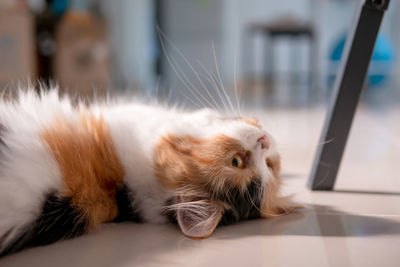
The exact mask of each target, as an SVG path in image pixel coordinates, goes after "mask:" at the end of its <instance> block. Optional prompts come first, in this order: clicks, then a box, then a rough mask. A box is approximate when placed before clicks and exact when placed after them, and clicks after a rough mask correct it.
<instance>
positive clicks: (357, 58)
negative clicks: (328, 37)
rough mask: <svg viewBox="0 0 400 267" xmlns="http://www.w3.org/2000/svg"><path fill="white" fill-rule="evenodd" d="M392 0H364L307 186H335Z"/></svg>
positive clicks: (338, 76) (350, 37)
mask: <svg viewBox="0 0 400 267" xmlns="http://www.w3.org/2000/svg"><path fill="white" fill-rule="evenodd" d="M388 5H389V0H362V1H361V3H360V8H359V11H358V15H357V18H358V19H357V21H356V23H355V24H354V25H353V28H352V30H351V32H350V33H349V35H348V37H347V42H346V46H345V49H344V52H343V56H342V61H341V66H340V68H339V72H338V75H337V76H336V80H335V84H334V90H333V98H332V101H331V104H330V107H329V109H328V114H327V117H326V120H325V125H324V128H323V130H322V135H321V139H320V144H321V145H320V146H318V150H317V153H316V155H315V158H314V164H313V168H312V171H311V176H310V178H309V181H308V186H309V187H310V188H311V189H312V190H332V189H333V187H334V185H335V179H336V175H337V172H338V170H339V166H340V162H341V159H342V155H343V151H344V148H345V145H346V141H347V137H348V134H349V131H350V127H351V124H352V121H353V117H354V113H355V111H356V107H357V103H358V101H359V98H360V94H361V91H362V88H363V85H364V80H365V76H366V73H367V70H368V66H369V62H370V60H371V56H372V52H373V49H374V45H375V41H376V38H377V35H378V32H379V27H380V25H381V21H382V19H383V15H384V13H385V10H386V9H387V7H388Z"/></svg>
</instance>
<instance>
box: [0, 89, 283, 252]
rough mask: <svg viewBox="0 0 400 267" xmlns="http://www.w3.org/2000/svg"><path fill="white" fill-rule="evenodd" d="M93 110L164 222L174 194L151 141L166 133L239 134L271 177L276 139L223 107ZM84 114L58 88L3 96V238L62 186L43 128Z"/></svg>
mask: <svg viewBox="0 0 400 267" xmlns="http://www.w3.org/2000/svg"><path fill="white" fill-rule="evenodd" d="M89 109H90V110H91V111H92V112H93V113H94V114H102V115H103V116H104V119H105V121H106V123H107V125H108V127H109V129H110V132H111V135H112V139H113V142H114V145H115V147H116V151H117V154H118V156H119V158H120V160H121V162H122V165H123V167H124V169H125V174H126V177H125V181H126V183H127V184H128V186H129V187H130V189H131V190H133V192H134V194H135V201H136V203H135V206H136V207H138V208H139V211H140V213H141V215H142V216H143V217H144V219H145V220H146V221H149V222H154V223H161V222H164V221H165V218H164V216H162V215H161V210H162V208H163V205H164V204H165V201H166V200H167V199H168V198H170V197H171V196H172V192H168V191H167V190H165V189H163V188H162V187H161V186H160V184H159V183H158V182H157V179H156V177H155V176H154V174H153V165H152V157H153V148H154V146H155V144H156V143H157V142H158V141H159V139H160V137H162V136H163V135H165V134H166V133H171V134H175V135H186V134H188V135H192V136H195V137H204V138H212V137H213V136H214V135H217V134H225V135H227V136H230V137H232V138H235V139H237V140H239V141H240V142H241V144H242V146H243V147H244V148H245V149H248V150H250V151H251V152H252V154H254V155H256V156H255V157H253V158H256V159H257V161H255V162H253V163H254V164H255V165H256V166H257V170H258V172H259V175H260V176H261V178H262V182H263V183H264V184H265V183H267V181H268V180H269V179H270V178H271V177H272V173H271V172H270V170H269V169H268V167H267V166H266V163H265V159H266V157H267V156H269V155H273V154H274V153H276V150H275V143H274V142H273V140H272V138H271V137H270V136H269V135H268V133H266V132H265V131H262V130H259V129H258V128H256V127H254V126H251V125H249V124H247V123H245V122H244V121H242V120H222V119H221V115H220V114H218V113H216V112H214V111H212V110H207V109H204V110H200V111H197V112H184V111H182V110H178V109H173V108H168V107H163V106H160V105H144V104H141V103H134V102H133V103H129V104H115V105H112V104H106V105H94V106H92V107H91V108H89ZM78 116H79V114H78V113H77V111H76V110H74V109H73V108H72V106H71V104H70V102H69V100H68V99H60V98H59V97H58V94H57V91H56V90H52V91H50V92H49V93H43V94H42V96H41V97H38V96H36V94H35V93H33V92H32V91H28V92H27V93H20V96H19V98H18V101H15V102H6V101H1V100H0V123H1V124H2V125H3V126H5V128H6V131H5V132H4V134H3V136H2V138H3V140H4V142H5V143H6V145H7V148H3V147H2V148H1V150H2V151H0V152H2V154H1V155H0V162H1V163H0V164H1V165H0V166H1V168H0V237H1V236H2V235H4V234H5V233H6V232H7V231H9V230H10V229H14V230H13V232H12V233H11V234H10V235H8V239H7V241H8V240H11V239H12V238H13V237H15V235H16V234H17V232H18V230H19V229H21V228H22V227H24V226H25V225H27V224H29V223H31V222H32V221H33V220H35V218H36V217H37V216H38V214H39V213H40V209H41V206H42V204H43V201H44V199H45V195H46V193H48V192H50V191H52V190H61V187H62V181H61V173H60V170H59V167H58V165H57V163H56V161H55V159H54V158H53V156H52V154H51V152H50V151H49V150H48V148H47V147H46V145H44V144H43V143H42V142H41V139H40V137H39V134H40V132H41V130H42V129H43V126H44V125H47V124H49V123H51V121H52V120H53V119H54V118H56V117H65V118H67V119H70V120H75V119H77V118H78ZM263 135H268V136H269V138H270V141H271V144H272V145H271V147H270V149H269V150H266V149H262V148H261V145H260V144H259V143H258V142H257V140H258V138H260V137H261V136H263ZM0 249H1V248H0Z"/></svg>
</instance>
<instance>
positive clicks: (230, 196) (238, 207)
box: [214, 179, 262, 225]
mask: <svg viewBox="0 0 400 267" xmlns="http://www.w3.org/2000/svg"><path fill="white" fill-rule="evenodd" d="M260 188H261V181H260V179H253V181H252V182H251V183H250V184H249V186H248V187H247V193H245V194H243V193H241V192H240V191H239V190H238V189H237V188H232V189H230V190H228V192H225V193H224V194H214V197H215V198H217V199H218V200H222V201H224V202H226V203H227V204H229V206H231V209H227V210H225V211H224V213H223V214H222V218H221V220H220V225H227V224H232V223H236V222H238V221H240V220H248V219H256V218H260V216H261V214H260V206H261V198H262V191H260Z"/></svg>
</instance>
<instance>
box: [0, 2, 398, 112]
mask: <svg viewBox="0 0 400 267" xmlns="http://www.w3.org/2000/svg"><path fill="white" fill-rule="evenodd" d="M358 4H359V1H356V0H353V1H352V0H281V1H272V0H247V1H240V0H114V1H107V0H1V1H0V87H1V88H3V90H4V88H6V89H7V88H14V87H15V85H16V84H18V83H24V82H28V81H32V82H34V83H37V82H40V83H42V84H49V83H51V82H53V83H54V82H56V83H58V84H59V85H60V87H61V89H62V90H63V91H66V92H70V93H72V94H75V95H83V96H89V97H91V96H93V95H96V96H103V95H106V94H107V93H110V94H120V93H124V94H135V95H143V96H147V97H153V98H158V99H168V100H170V101H171V100H172V101H175V102H179V103H189V105H195V106H213V105H215V103H214V101H213V100H211V99H210V97H209V96H208V92H207V91H206V90H205V89H204V87H206V88H207V89H208V90H209V93H210V95H211V96H213V98H215V100H216V101H215V102H217V104H218V105H223V104H224V103H223V102H227V101H226V100H225V101H223V100H221V98H220V97H219V96H218V94H222V92H221V91H217V90H216V89H215V88H216V87H217V88H222V87H224V88H225V90H226V91H227V94H228V95H229V96H231V97H232V98H233V99H235V95H240V99H241V101H240V103H241V105H243V106H248V107H258V106H266V105H267V106H270V107H275V106H278V107H290V108H292V107H299V106H309V105H314V104H321V103H322V104H324V103H326V101H327V99H328V98H329V96H330V91H331V87H332V83H333V80H334V77H335V74H336V71H337V68H338V63H339V60H340V58H341V52H342V50H343V46H344V42H345V39H346V35H347V32H348V30H349V28H350V26H351V23H352V20H353V17H354V12H355V11H356V10H357V7H358ZM390 4H391V6H390V8H389V11H388V12H387V14H386V16H385V19H384V23H383V26H382V28H381V29H382V30H381V33H380V35H379V38H378V41H377V45H376V47H375V52H374V55H373V60H372V63H371V65H370V70H369V74H368V78H367V82H366V90H365V93H364V96H363V101H365V102H366V103H373V105H379V104H380V103H383V104H382V105H387V104H388V103H391V102H398V100H399V91H400V89H399V88H400V87H399V83H400V78H399V77H400V75H399V74H400V68H399V63H398V60H397V59H396V51H400V49H399V46H400V31H399V30H398V25H400V17H399V16H396V14H397V13H398V11H399V9H400V5H399V3H398V1H392V3H390ZM158 29H160V30H158ZM200 94H201V95H200ZM204 96H206V97H204ZM204 98H205V99H204ZM225 104H226V105H228V104H229V103H225Z"/></svg>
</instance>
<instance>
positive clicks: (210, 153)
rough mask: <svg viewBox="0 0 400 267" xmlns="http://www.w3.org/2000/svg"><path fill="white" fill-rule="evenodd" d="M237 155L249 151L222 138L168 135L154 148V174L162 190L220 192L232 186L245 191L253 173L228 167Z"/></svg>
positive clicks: (228, 138) (232, 141)
mask: <svg viewBox="0 0 400 267" xmlns="http://www.w3.org/2000/svg"><path fill="white" fill-rule="evenodd" d="M236 153H243V154H246V153H248V151H245V150H244V149H243V148H242V146H241V145H240V144H239V142H237V141H236V140H234V139H232V138H230V137H227V136H225V135H219V136H217V137H214V138H211V139H198V138H194V137H192V136H174V135H168V136H166V137H164V138H162V139H161V141H160V142H159V143H158V145H157V146H156V148H155V156H154V169H155V174H156V176H157V177H158V179H159V181H160V183H161V184H162V185H163V186H164V187H165V188H180V187H183V186H188V185H189V186H191V187H196V188H198V189H204V187H207V186H208V187H210V186H211V187H213V188H214V189H216V190H221V191H222V190H224V188H226V187H227V186H235V187H238V188H242V189H243V190H244V189H245V188H246V186H247V185H248V184H249V183H250V182H251V178H252V176H253V172H252V171H251V170H250V169H243V170H238V169H234V168H232V167H230V161H231V157H232V156H233V155H234V154H236Z"/></svg>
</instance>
